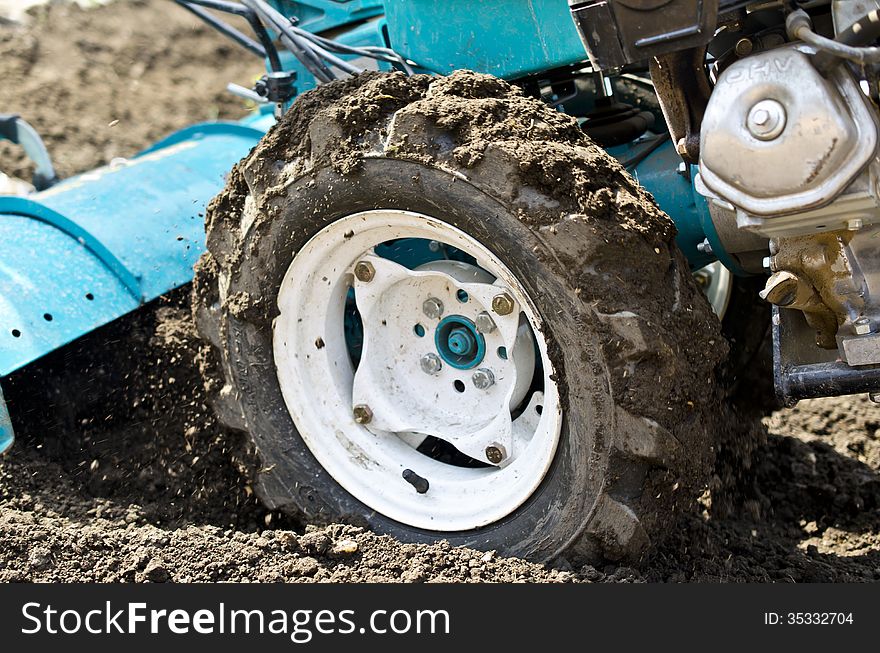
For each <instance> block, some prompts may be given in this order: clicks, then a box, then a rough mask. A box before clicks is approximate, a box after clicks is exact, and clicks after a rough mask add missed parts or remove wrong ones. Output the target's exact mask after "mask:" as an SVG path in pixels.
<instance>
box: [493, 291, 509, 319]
mask: <svg viewBox="0 0 880 653" xmlns="http://www.w3.org/2000/svg"><path fill="white" fill-rule="evenodd" d="M492 310H493V311H495V313H497V314H498V315H510V314H511V313H513V297H511V296H510V295H508V294H507V293H506V292H505V293H501V294H500V295H495V296H494V297H493V298H492Z"/></svg>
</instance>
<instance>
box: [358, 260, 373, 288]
mask: <svg viewBox="0 0 880 653" xmlns="http://www.w3.org/2000/svg"><path fill="white" fill-rule="evenodd" d="M354 276H355V278H356V279H357V280H358V281H363V282H364V283H369V282H370V281H372V280H373V277H375V276H376V268H374V267H373V264H372V263H370V262H369V261H358V264H357V265H355V266H354Z"/></svg>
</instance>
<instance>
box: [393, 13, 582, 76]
mask: <svg viewBox="0 0 880 653" xmlns="http://www.w3.org/2000/svg"><path fill="white" fill-rule="evenodd" d="M385 19H386V21H387V23H388V39H389V41H390V43H391V46H392V47H393V48H394V49H395V50H396V51H397V52H400V53H401V54H402V55H404V56H405V57H407V58H409V59H412V60H413V61H415V62H416V63H417V64H419V66H421V67H422V68H425V69H427V70H430V71H432V72H436V73H442V74H445V73H450V72H452V71H453V70H458V69H461V68H469V69H471V70H476V71H478V72H484V73H491V74H493V75H497V76H498V77H504V78H506V79H514V78H517V77H523V76H525V75H529V74H533V73H539V72H543V71H546V70H549V69H551V68H557V67H560V66H567V65H570V64H576V63H579V62H582V61H586V60H587V53H586V50H584V45H583V43H582V42H581V40H580V37H578V34H577V30H576V29H575V26H574V21H572V19H571V15H570V13H569V11H568V5H567V4H566V3H565V2H562V1H561V0H483V1H481V2H475V1H474V0H444V1H443V2H437V0H393V1H388V2H386V3H385Z"/></svg>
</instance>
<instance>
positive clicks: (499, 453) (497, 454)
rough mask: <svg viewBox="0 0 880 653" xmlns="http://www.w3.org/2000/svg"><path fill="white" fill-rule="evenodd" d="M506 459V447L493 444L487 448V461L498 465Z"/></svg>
mask: <svg viewBox="0 0 880 653" xmlns="http://www.w3.org/2000/svg"><path fill="white" fill-rule="evenodd" d="M506 457H507V451H505V449H504V445H502V444H498V443H497V442H493V443H492V444H490V445H489V446H488V447H486V460H488V461H489V462H490V463H492V464H493V465H497V464H498V463H500V462H501V461H502V460H504V459H505V458H506Z"/></svg>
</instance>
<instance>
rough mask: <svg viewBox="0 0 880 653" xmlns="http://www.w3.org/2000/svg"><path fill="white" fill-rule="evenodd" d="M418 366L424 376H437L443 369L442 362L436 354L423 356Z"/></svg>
mask: <svg viewBox="0 0 880 653" xmlns="http://www.w3.org/2000/svg"><path fill="white" fill-rule="evenodd" d="M419 365H420V366H421V368H422V372H424V373H425V374H437V373H438V372H439V371H440V370H441V369H442V368H443V362H442V361H441V360H440V357H439V356H438V355H437V354H425V355H424V356H422V358H421V360H420V361H419Z"/></svg>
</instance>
